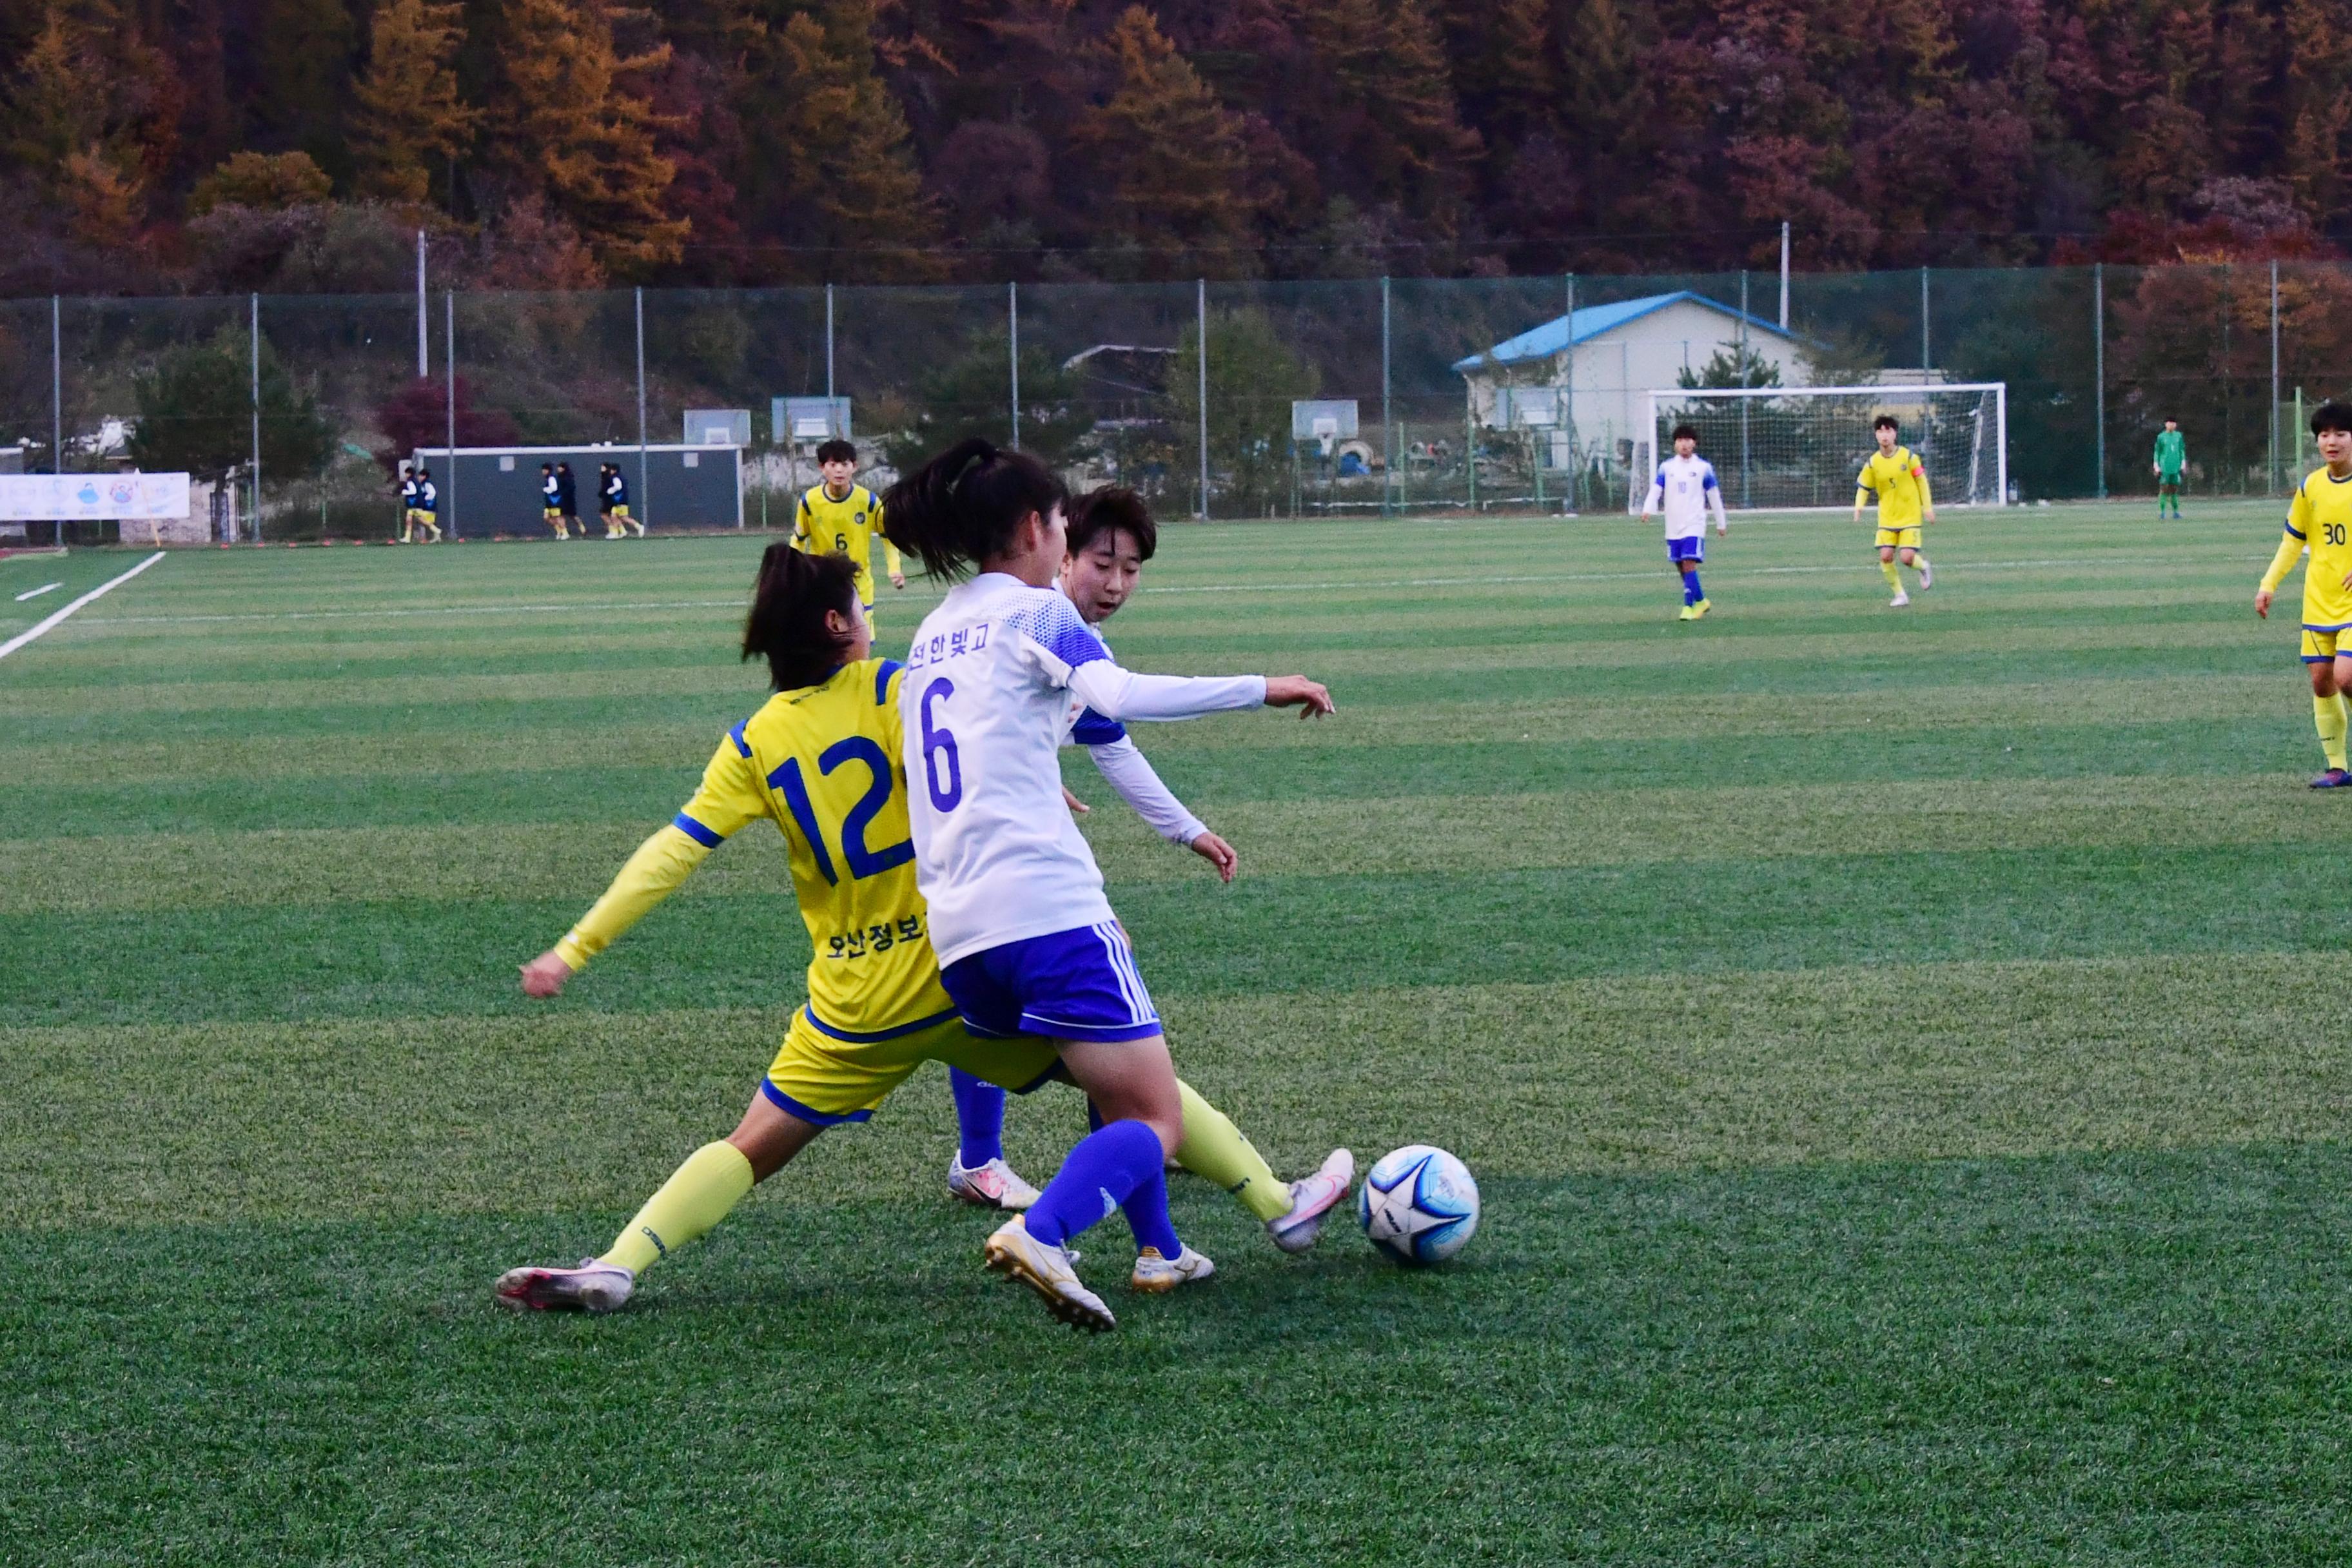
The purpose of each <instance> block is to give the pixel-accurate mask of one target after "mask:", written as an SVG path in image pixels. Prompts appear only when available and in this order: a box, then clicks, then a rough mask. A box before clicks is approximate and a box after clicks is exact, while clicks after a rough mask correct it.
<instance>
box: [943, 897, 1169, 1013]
mask: <svg viewBox="0 0 2352 1568" xmlns="http://www.w3.org/2000/svg"><path fill="white" fill-rule="evenodd" d="M940 982H941V983H942V984H945V985H946V986H947V988H948V994H949V995H950V996H951V997H953V998H954V999H955V1005H956V1011H957V1012H959V1013H961V1014H962V1015H963V1021H964V1026H965V1027H967V1028H968V1029H970V1030H971V1032H972V1033H973V1034H975V1035H978V1036H981V1037H983V1038H988V1039H1000V1040H1009V1039H1016V1038H1018V1037H1021V1036H1024V1035H1042V1036H1044V1037H1046V1038H1048V1039H1055V1040H1108V1041H1118V1040H1144V1039H1149V1038H1150V1037H1152V1036H1154V1035H1157V1034H1159V1033H1160V1010H1159V1009H1158V1008H1156V1007H1154V1006H1153V1005H1151V994H1150V992H1149V991H1146V990H1145V989H1144V988H1143V976H1142V974H1141V973H1139V972H1138V971H1137V969H1136V967H1135V949H1133V948H1132V947H1130V946H1129V945H1128V941H1127V935H1126V933H1125V932H1124V931H1120V930H1119V929H1118V925H1117V924H1116V923H1112V922H1108V921H1106V922H1105V923H1104V924H1101V925H1094V926H1079V927H1078V928H1077V929H1076V930H1075V931H1055V932H1054V933H1052V934H1051V935H1049V936H1033V937H1029V938H1026V939H1025V940H1024V941H1021V942H1006V943H1005V944H1004V945H1003V947H992V948H990V949H988V950H987V951H986V952H975V953H972V954H971V955H970V956H968V957H964V958H959V959H957V960H956V961H955V962H954V963H950V964H949V965H948V966H947V967H946V968H945V969H942V970H940Z"/></svg>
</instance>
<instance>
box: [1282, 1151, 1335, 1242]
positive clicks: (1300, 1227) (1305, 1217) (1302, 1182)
mask: <svg viewBox="0 0 2352 1568" xmlns="http://www.w3.org/2000/svg"><path fill="white" fill-rule="evenodd" d="M1355 1179H1356V1157H1355V1156H1354V1155H1353V1154H1351V1153H1349V1152H1348V1151H1347V1150H1345V1149H1334V1150H1332V1151H1331V1152H1330V1154H1329V1156H1328V1158H1326V1159H1325V1160H1324V1162H1323V1163H1322V1164H1321V1166H1319V1167H1318V1169H1317V1170H1316V1172H1315V1173H1314V1174H1313V1175H1311V1176H1305V1177H1302V1178H1300V1179H1299V1180H1297V1181H1296V1182H1293V1183H1291V1184H1290V1212H1289V1213H1288V1214H1286V1215H1281V1216H1280V1217H1279V1218H1276V1219H1270V1220H1268V1221H1266V1222H1265V1233H1266V1235H1268V1236H1270V1237H1273V1238H1274V1244H1275V1246H1276V1247H1280V1248H1282V1250H1283V1251H1285V1252H1304V1251H1306V1250H1307V1248H1308V1247H1312V1246H1314V1245H1315V1238H1316V1237H1318V1236H1319V1235H1321V1234H1322V1231H1323V1216H1324V1215H1327V1214H1329V1213H1330V1212H1331V1210H1332V1209H1333V1208H1334V1207H1336V1206H1337V1205H1338V1204H1339V1200H1340V1199H1341V1198H1344V1197H1346V1196H1347V1195H1348V1188H1349V1185H1350V1184H1353V1183H1354V1181H1355Z"/></svg>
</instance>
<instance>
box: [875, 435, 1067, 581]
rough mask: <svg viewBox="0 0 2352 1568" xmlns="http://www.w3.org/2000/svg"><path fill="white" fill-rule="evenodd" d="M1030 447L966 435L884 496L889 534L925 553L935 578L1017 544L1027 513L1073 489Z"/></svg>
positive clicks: (958, 574) (1049, 506)
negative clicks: (1011, 447) (1012, 447)
mask: <svg viewBox="0 0 2352 1568" xmlns="http://www.w3.org/2000/svg"><path fill="white" fill-rule="evenodd" d="M1068 493H1069V492H1068V491H1066V490H1065V489H1063V488H1062V481H1061V480H1060V479H1055V477H1054V471H1053V470H1052V469H1051V468H1047V467H1045V464H1043V463H1041V462H1039V461H1038V460H1037V459H1036V458H1033V457H1031V456H1029V454H1028V453H1026V452H1012V451H1005V450H1003V449H1001V448H999V447H994V446H992V445H990V444H989V443H988V442H986V441H983V440H982V439H981V438H980V437H976V436H975V437H970V438H968V439H966V440H962V441H959V442H957V443H956V444H955V445H954V446H952V447H949V448H948V449H947V450H946V451H944V452H942V453H940V455H939V456H938V457H936V458H932V459H931V460H930V461H929V462H928V463H925V464H924V465H923V466H922V467H921V468H917V469H916V470H915V471H914V472H913V473H911V474H908V475H905V476H904V477H902V478H901V479H899V480H898V483H897V484H894V485H892V486H891V487H890V488H889V489H888V490H887V491H886V492H885V493H884V495H883V497H882V537H883V538H885V539H887V540H888V541H889V542H891V543H893V544H895V545H897V546H898V548H899V549H901V550H904V551H907V552H910V553H911V554H913V555H915V556H917V557H919V559H920V560H921V561H922V563H923V570H924V571H926V572H928V573H929V574H931V575H932V576H934V577H942V578H945V579H946V580H948V581H949V582H951V583H952V582H957V581H960V580H961V579H962V578H965V577H969V576H971V574H972V571H973V569H974V568H975V567H977V566H978V565H979V564H980V563H982V562H983V561H986V560H989V559H990V558H991V557H993V556H998V555H1003V553H1004V552H1006V551H1007V550H1009V549H1011V548H1012V545H1013V534H1014V533H1015V532H1016V531H1019V529H1020V527H1021V520H1022V519H1023V518H1025V517H1027V516H1028V515H1029V514H1030V513H1031V512H1035V513H1037V514H1038V515H1040V516H1043V515H1045V513H1047V512H1050V511H1052V510H1054V508H1055V507H1057V506H1059V505H1061V504H1062V502H1063V501H1064V500H1065V499H1066V497H1067V495H1068Z"/></svg>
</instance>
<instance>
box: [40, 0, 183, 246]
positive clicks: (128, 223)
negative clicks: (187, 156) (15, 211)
mask: <svg viewBox="0 0 2352 1568" xmlns="http://www.w3.org/2000/svg"><path fill="white" fill-rule="evenodd" d="M171 79H172V78H171V67H170V65H169V63H168V62H166V61H165V60H163V58H161V56H160V55H159V54H158V53H157V51H156V50H155V49H153V48H152V47H151V46H150V45H148V44H147V42H146V41H145V39H144V37H143V36H142V33H141V31H140V29H139V27H138V26H137V25H136V18H134V17H133V16H130V15H129V14H127V13H126V12H125V11H124V9H123V8H122V7H121V5H117V4H116V3H115V0H59V3H58V4H53V5H50V6H48V7H47V10H46V11H45V12H44V13H43V15H42V21H41V26H40V29H39V30H38V31H37V33H36V34H35V35H34V36H33V38H32V42H31V44H30V46H29V47H27V48H26V50H25V51H24V53H23V55H22V56H21V58H19V59H18V61H17V63H16V69H15V70H14V71H13V72H11V73H10V75H9V77H8V79H7V84H6V90H5V94H0V121H5V123H0V138H4V139H5V140H4V141H0V145H5V150H6V153H7V155H8V159H9V161H10V162H12V163H16V164H18V165H20V166H21V167H23V168H24V169H25V170H26V172H27V173H28V174H30V175H31V176H32V178H33V180H34V181H35V182H36V188H37V189H39V190H40V191H41V193H42V194H43V195H45V196H47V198H48V199H49V200H50V201H51V202H52V203H53V204H54V205H57V206H58V208H60V209H62V211H63V212H64V214H65V215H66V217H67V219H68V225H69V226H70V227H71V229H72V231H73V232H74V234H75V235H76V236H77V237H79V238H80V239H82V240H84V241H86V242H87V243H89V244H91V245H96V246H101V247H122V246H125V245H127V244H129V243H130V242H131V239H132V237H134V236H135V234H136V233H137V231H138V228H139V226H140V225H141V223H142V220H143V218H144V216H145V212H146V206H147V197H148V193H149V187H150V184H151V183H152V177H153V176H154V174H156V173H157V172H159V171H160V170H162V169H163V167H165V166H166V165H167V164H168V163H169V161H170V158H171V153H172V151H173V137H174V133H175V127H174V126H173V123H172V121H171V117H170V114H169V113H168V110H169V109H170V107H171V105H170V102H169V99H168V84H169V82H170V80H171Z"/></svg>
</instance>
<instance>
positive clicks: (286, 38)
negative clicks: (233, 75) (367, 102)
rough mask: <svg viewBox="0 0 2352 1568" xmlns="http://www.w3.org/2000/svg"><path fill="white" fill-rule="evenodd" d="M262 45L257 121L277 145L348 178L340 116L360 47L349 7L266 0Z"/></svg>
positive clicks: (310, 0)
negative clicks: (291, 148)
mask: <svg viewBox="0 0 2352 1568" xmlns="http://www.w3.org/2000/svg"><path fill="white" fill-rule="evenodd" d="M260 46H261V47H260V49H259V51H258V53H259V56H260V60H259V63H260V66H261V83H262V90H261V92H260V94H259V95H258V96H257V99H256V100H255V103H254V108H255V110H256V114H255V118H256V119H257V121H259V123H260V125H261V127H262V129H263V130H264V131H266V132H268V133H269V134H270V136H271V137H272V138H273V139H275V140H276V141H277V142H278V144H279V145H281V146H283V145H287V144H289V143H290V144H291V145H292V146H293V147H294V148H295V149H297V150H299V151H300V152H302V153H308V154H309V155H310V159H311V161H312V162H313V163H317V164H318V165H319V166H320V168H323V169H325V170H327V171H329V173H330V174H332V175H337V176H340V177H341V178H343V179H345V180H348V179H349V178H350V177H351V174H352V165H351V154H350V149H349V146H348V144H347V143H346V142H345V141H344V132H345V117H346V115H347V113H348V112H349V108H350V104H351V101H352V67H353V65H354V63H355V57H356V56H357V54H358V50H359V34H358V30H357V29H356V28H355V27H354V26H352V13H351V8H350V6H349V5H346V4H345V3H344V0H265V3H264V5H263V6H262V10H261V25H260Z"/></svg>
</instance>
